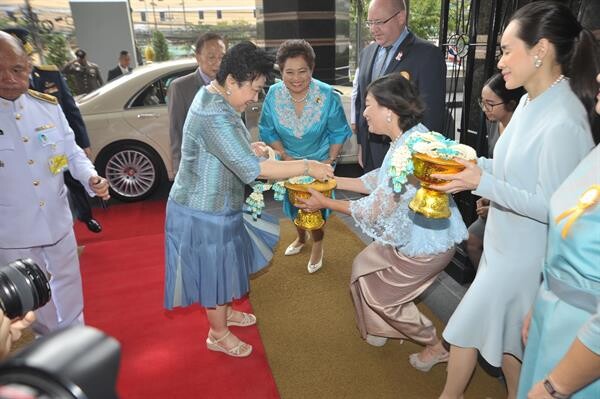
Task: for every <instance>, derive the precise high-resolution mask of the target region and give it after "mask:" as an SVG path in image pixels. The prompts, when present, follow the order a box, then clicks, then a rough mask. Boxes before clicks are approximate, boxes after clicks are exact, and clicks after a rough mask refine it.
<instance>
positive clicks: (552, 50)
mask: <svg viewBox="0 0 600 399" xmlns="http://www.w3.org/2000/svg"><path fill="white" fill-rule="evenodd" d="M594 46H595V44H594V38H593V36H592V35H591V33H590V32H589V31H586V30H583V29H582V27H581V25H580V24H579V23H578V22H577V20H576V18H575V17H574V16H573V15H572V13H571V11H570V10H569V8H568V7H566V6H564V5H562V4H559V3H554V2H546V1H538V2H534V3H530V4H528V5H526V6H524V7H522V8H521V9H519V10H517V12H516V13H515V14H514V15H513V17H512V18H511V21H510V23H509V25H508V26H507V27H506V29H505V31H504V33H503V35H502V40H501V47H502V50H503V55H502V57H501V59H500V61H499V62H498V67H499V68H500V70H501V71H502V75H503V76H504V80H505V82H506V87H507V88H509V89H512V88H516V87H519V86H523V87H524V88H525V90H526V91H527V94H526V95H525V96H524V97H523V98H522V99H521V101H520V103H519V106H518V107H517V109H516V110H515V113H514V115H513V117H512V119H511V121H510V123H509V124H508V126H507V127H506V129H505V130H504V134H503V135H502V136H500V138H499V139H498V142H497V143H496V148H495V149H494V157H493V159H492V160H488V159H484V158H480V159H479V161H478V163H477V165H473V164H470V163H468V162H464V164H465V170H464V171H463V172H460V173H458V174H456V175H437V176H436V177H439V178H442V179H446V180H450V182H449V183H447V184H446V185H439V186H437V187H435V188H436V189H439V190H443V191H446V192H450V193H456V192H459V191H463V190H473V192H474V194H476V195H479V196H482V197H485V198H488V199H489V200H490V210H489V214H488V220H487V223H486V230H485V237H484V246H483V255H482V258H481V262H480V264H479V269H478V271H477V275H476V277H475V281H474V282H473V284H472V285H471V287H470V288H469V290H468V291H467V293H466V294H465V296H464V297H463V299H462V301H461V303H460V304H459V306H458V308H457V309H456V311H455V312H454V314H453V315H452V317H451V318H450V320H449V322H448V325H447V327H446V329H445V330H444V333H443V336H444V339H445V340H446V341H448V342H449V343H450V344H451V349H450V360H449V363H448V376H447V378H446V385H445V387H444V391H443V393H442V395H441V397H442V398H453V399H456V398H461V397H463V394H464V391H465V389H466V386H467V384H468V382H469V380H470V378H471V375H472V373H473V370H474V368H475V365H476V362H477V351H479V352H480V353H481V355H482V356H483V358H485V360H486V361H487V362H488V363H490V364H491V365H493V366H496V367H498V366H502V370H503V372H504V376H505V381H506V385H507V390H508V397H509V398H514V397H515V396H516V392H517V385H518V380H519V373H520V368H521V359H522V357H523V346H522V342H521V338H520V331H521V326H522V325H523V318H524V317H525V315H526V314H527V312H529V309H530V308H531V305H532V304H533V301H534V299H535V294H536V292H537V289H538V286H539V282H540V276H541V267H542V262H543V259H544V255H545V250H546V238H547V229H548V204H549V203H550V196H551V195H552V193H554V191H556V189H557V188H558V186H559V185H560V184H561V183H562V182H563V181H564V179H565V178H566V177H567V176H568V175H569V173H571V172H572V171H573V169H575V166H577V164H578V163H579V162H580V161H581V160H582V159H583V158H584V157H585V155H587V153H588V152H589V151H590V149H591V148H592V147H593V140H592V136H591V134H590V123H589V120H590V115H591V112H590V111H589V110H586V108H585V107H584V105H583V104H586V105H587V101H588V98H587V97H588V95H587V94H586V92H585V91H582V90H581V88H582V87H592V86H593V85H595V80H594V79H595V73H593V72H591V73H590V69H589V68H587V66H586V65H585V62H584V61H581V60H583V59H585V58H586V57H589V56H593V54H594V51H595V50H594ZM573 60H577V62H574V63H572V61H573Z"/></svg>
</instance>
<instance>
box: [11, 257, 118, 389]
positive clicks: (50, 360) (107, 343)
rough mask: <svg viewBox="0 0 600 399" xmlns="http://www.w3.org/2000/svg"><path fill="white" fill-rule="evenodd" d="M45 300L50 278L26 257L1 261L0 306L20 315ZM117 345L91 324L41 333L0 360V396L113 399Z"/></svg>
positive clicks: (48, 292) (116, 371)
mask: <svg viewBox="0 0 600 399" xmlns="http://www.w3.org/2000/svg"><path fill="white" fill-rule="evenodd" d="M49 300H50V284H49V282H48V279H47V278H46V275H45V274H44V272H43V271H42V270H41V269H40V268H39V266H38V265H37V264H36V263H35V262H33V261H32V260H31V259H19V260H16V261H14V262H11V263H9V264H8V265H6V266H1V267H0V308H2V310H3V311H4V314H5V315H6V316H7V317H8V318H10V319H13V318H16V317H22V316H24V315H25V314H26V313H27V312H28V311H30V310H36V309H38V308H40V307H42V306H44V305H45V304H46V303H48V301H49ZM120 357H121V349H120V345H119V343H118V342H117V340H115V339H114V338H112V337H109V336H107V335H106V334H104V333H103V332H101V331H99V330H96V329H95V328H92V327H85V326H74V327H69V328H66V329H63V330H58V331H54V332H52V333H50V334H48V335H45V336H43V337H41V338H39V339H37V340H35V341H34V342H32V343H31V344H30V345H28V346H26V347H25V348H24V349H22V350H21V351H19V352H17V353H15V354H14V355H13V356H12V357H10V358H9V359H7V360H6V361H5V362H3V363H0V399H23V398H27V399H55V398H56V399H114V398H117V393H116V390H115V386H116V379H117V374H118V370H119V362H120Z"/></svg>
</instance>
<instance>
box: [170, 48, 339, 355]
mask: <svg viewBox="0 0 600 399" xmlns="http://www.w3.org/2000/svg"><path fill="white" fill-rule="evenodd" d="M272 68H273V60H272V58H271V57H269V56H267V54H266V53H265V52H264V51H263V50H260V49H258V48H257V47H256V46H255V45H254V44H252V43H250V42H242V43H240V44H238V45H236V46H234V47H232V48H231V49H230V50H229V51H228V52H227V53H226V55H225V57H224V58H223V61H222V63H221V66H220V68H219V72H218V73H217V78H216V80H214V81H212V82H211V83H210V85H209V86H207V87H203V88H201V89H200V91H199V92H198V94H196V97H195V98H194V101H193V102H192V105H191V106H190V110H189V112H188V115H187V118H186V121H185V124H184V127H183V143H182V147H181V154H182V157H181V164H180V167H179V172H178V173H177V176H176V177H175V182H174V183H173V187H172V188H171V192H170V193H169V200H168V203H167V218H166V226H165V246H166V271H165V274H166V278H165V280H166V281H165V307H166V308H167V309H172V308H174V307H179V306H189V305H192V304H195V303H198V304H200V305H201V306H203V307H204V308H206V313H207V316H208V322H209V324H210V330H209V331H208V337H207V339H206V346H207V348H208V349H209V350H213V351H218V352H223V353H225V354H227V355H230V356H234V357H244V356H248V355H250V353H251V352H252V346H250V345H248V344H246V343H244V342H242V341H241V340H239V339H238V338H237V337H236V336H235V335H233V334H232V333H231V332H230V330H229V326H239V327H247V326H251V325H254V324H255V323H256V317H254V315H252V314H249V313H243V312H239V311H234V310H233V309H232V308H231V302H232V301H233V300H235V299H239V298H241V297H243V296H244V295H246V294H247V293H248V290H249V283H248V277H249V275H250V274H252V273H255V272H257V271H259V270H261V269H262V268H263V267H265V266H266V265H267V263H268V261H269V260H270V258H271V256H272V247H273V245H274V244H275V243H276V241H277V233H278V226H275V227H274V226H272V225H269V224H268V223H266V222H265V221H262V220H259V222H258V223H250V222H248V220H251V219H250V218H244V216H243V213H242V205H243V203H244V186H245V184H248V183H250V182H252V181H254V180H255V179H256V178H257V177H261V178H268V179H277V180H279V179H284V178H289V177H292V176H298V175H302V174H308V175H311V176H313V177H314V178H316V179H326V178H328V177H331V176H332V175H333V169H332V167H331V166H330V165H325V164H321V163H319V162H316V161H306V160H304V161H302V160H299V161H290V162H280V161H276V160H271V159H266V160H261V159H260V158H259V157H258V156H257V155H264V152H265V151H266V147H265V146H264V144H260V143H259V144H258V145H251V144H250V141H249V133H248V130H246V128H245V126H244V124H243V123H242V120H241V118H240V115H239V113H240V112H241V111H243V110H244V109H245V108H246V106H247V105H248V104H249V103H252V102H256V101H257V100H258V93H260V92H261V91H262V89H263V87H264V84H265V80H266V77H267V76H269V74H270V73H271V71H272ZM255 154H256V155H255ZM269 229H270V230H271V231H270V232H269Z"/></svg>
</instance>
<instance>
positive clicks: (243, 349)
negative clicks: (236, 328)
mask: <svg viewBox="0 0 600 399" xmlns="http://www.w3.org/2000/svg"><path fill="white" fill-rule="evenodd" d="M230 335H231V331H229V330H228V331H227V332H226V333H225V335H223V336H222V337H221V338H219V339H215V338H213V337H212V336H211V335H210V333H209V334H208V337H207V338H206V347H207V348H208V349H209V350H211V351H215V352H223V353H224V354H226V355H229V356H233V357H246V356H249V355H250V354H251V353H252V345H248V344H247V343H245V342H243V341H241V340H239V338H238V341H239V342H238V344H237V345H236V346H234V347H233V348H229V349H227V348H225V347H223V346H221V345H219V342H222V341H223V340H224V339H225V338H227V337H228V336H230Z"/></svg>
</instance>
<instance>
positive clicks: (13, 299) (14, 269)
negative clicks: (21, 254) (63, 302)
mask: <svg viewBox="0 0 600 399" xmlns="http://www.w3.org/2000/svg"><path fill="white" fill-rule="evenodd" d="M49 300H50V283H49V282H48V279H47V278H46V275H45V274H44V272H43V271H42V269H40V267H39V266H38V265H37V264H36V263H35V262H34V261H32V260H31V259H18V260H16V261H14V262H11V263H9V264H8V265H6V266H1V267H0V308H2V310H3V311H4V315H5V316H6V317H8V318H9V319H14V318H15V317H23V316H25V314H26V313H27V312H29V311H30V310H36V309H38V308H40V307H42V306H44V305H45V304H46V303H48V301H49Z"/></svg>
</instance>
